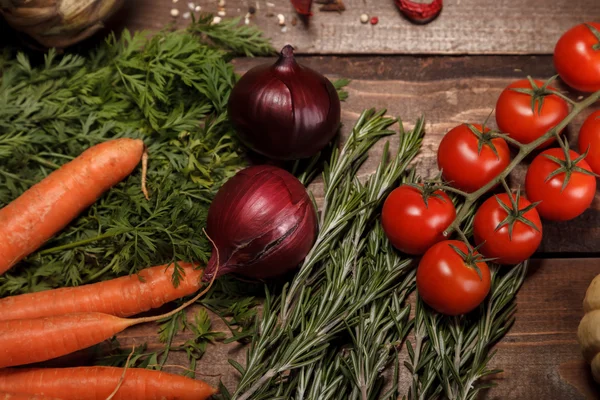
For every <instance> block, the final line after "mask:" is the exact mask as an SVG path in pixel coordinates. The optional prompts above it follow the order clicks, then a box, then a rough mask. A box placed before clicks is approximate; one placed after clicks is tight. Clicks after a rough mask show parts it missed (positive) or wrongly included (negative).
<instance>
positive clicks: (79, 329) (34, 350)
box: [0, 273, 217, 368]
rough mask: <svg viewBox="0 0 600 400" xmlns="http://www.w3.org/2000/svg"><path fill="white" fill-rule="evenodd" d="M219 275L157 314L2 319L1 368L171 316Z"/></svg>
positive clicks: (55, 354) (63, 351)
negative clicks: (146, 315) (189, 297)
mask: <svg viewBox="0 0 600 400" xmlns="http://www.w3.org/2000/svg"><path fill="white" fill-rule="evenodd" d="M216 275H217V274H216V273H215V274H214V275H213V279H212V280H211V282H210V285H208V287H207V288H206V289H204V290H203V291H202V292H200V293H199V294H197V295H196V296H195V297H194V298H193V299H191V300H189V301H187V302H186V303H184V304H182V305H181V306H179V307H178V308H176V309H175V310H173V311H170V312H168V313H166V314H164V315H158V316H155V317H145V318H135V319H126V318H119V317H115V316H114V315H109V314H102V313H95V312H88V313H73V314H65V315H56V316H51V317H43V318H32V319H15V320H9V321H0V368H5V367H13V366H17V365H25V364H31V363H36V362H41V361H46V360H50V359H53V358H56V357H60V356H64V355H66V354H70V353H73V352H75V351H78V350H81V349H84V348H86V347H90V346H93V345H95V344H98V343H101V342H103V341H104V340H107V339H110V338H111V337H113V336H114V335H116V334H117V333H119V332H121V331H123V330H125V329H126V328H129V327H130V326H133V325H137V324H141V323H145V322H154V321H158V320H160V319H163V318H167V317H169V316H172V315H174V314H176V313H178V312H179V311H181V310H183V309H185V308H186V307H188V306H190V305H191V304H194V303H195V302H196V300H198V299H199V298H200V297H202V296H203V295H204V294H206V292H208V290H210V288H211V286H212V284H213V282H214V279H215V277H216Z"/></svg>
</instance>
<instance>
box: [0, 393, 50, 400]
mask: <svg viewBox="0 0 600 400" xmlns="http://www.w3.org/2000/svg"><path fill="white" fill-rule="evenodd" d="M0 400H60V399H57V398H56V397H46V396H38V395H35V394H27V393H5V392H0Z"/></svg>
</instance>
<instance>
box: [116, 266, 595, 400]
mask: <svg viewBox="0 0 600 400" xmlns="http://www.w3.org/2000/svg"><path fill="white" fill-rule="evenodd" d="M597 274H600V259H560V260H559V259H553V260H535V261H533V262H532V265H531V267H530V271H529V274H528V277H527V280H526V281H525V283H524V285H523V288H522V289H521V291H520V292H519V294H518V297H517V306H518V312H517V318H516V322H515V324H514V326H513V327H512V329H511V330H510V331H509V333H508V334H507V335H506V336H505V337H504V338H503V339H502V340H501V341H500V343H498V345H497V346H496V350H497V351H498V352H497V354H496V356H495V357H494V358H493V360H492V362H491V366H492V367H494V368H500V369H503V370H504V372H503V373H501V374H498V375H497V376H495V377H494V379H495V380H496V383H498V386H497V387H495V388H493V389H490V390H488V391H486V392H485V393H484V394H483V395H482V396H480V399H483V400H523V399H560V400H584V399H597V398H600V390H599V388H598V387H597V385H596V384H594V382H593V380H592V378H591V374H590V372H589V367H588V366H587V365H586V364H585V363H584V361H583V359H582V358H581V355H580V351H579V346H578V344H577V337H576V332H577V326H578V325H579V320H580V319H581V317H582V316H583V311H582V301H583V297H584V295H585V290H586V289H587V286H588V285H589V283H590V282H591V280H592V279H593V278H594V277H595V276H596V275H597ZM189 312H190V314H193V312H194V310H190V311H189ZM156 329H157V327H156V325H153V324H147V325H142V326H137V327H133V328H130V329H128V330H126V331H125V332H123V333H122V334H120V335H119V336H118V340H119V342H120V343H121V345H122V346H123V348H128V347H130V346H131V345H134V344H135V345H141V344H143V343H145V342H147V343H148V344H149V347H150V348H159V347H162V344H160V343H159V342H158V339H157V335H156ZM213 329H214V330H217V331H223V332H225V331H227V329H226V327H225V326H224V324H223V323H222V322H221V321H220V320H219V319H218V318H216V317H214V316H213ZM187 339H188V334H186V333H182V334H180V335H179V336H177V338H176V339H175V342H176V343H183V342H184V341H185V340H187ZM245 351H246V348H245V347H244V346H241V345H238V344H236V343H232V344H227V345H224V344H222V343H218V344H215V345H212V346H210V347H209V349H208V351H207V353H206V355H205V356H204V357H203V358H202V359H201V360H200V361H199V363H198V368H197V371H198V374H197V377H198V378H199V379H203V380H206V381H207V382H209V383H212V384H218V382H219V379H221V380H222V381H223V383H224V384H225V386H226V387H228V388H229V389H232V388H234V387H235V385H236V383H237V380H238V375H237V373H236V372H235V370H234V369H233V368H232V367H231V366H230V365H229V363H228V362H227V359H229V358H232V359H234V360H236V361H238V362H240V363H241V364H242V365H244V362H245V354H246V353H245ZM168 364H171V365H173V364H175V365H182V366H183V365H187V360H186V356H185V355H184V354H179V353H172V355H171V356H170V358H169V360H168ZM167 370H169V371H172V372H178V368H167ZM179 372H181V371H179ZM407 379H408V373H407V372H406V371H404V372H403V373H402V375H401V382H400V383H401V386H402V387H406V380H407Z"/></svg>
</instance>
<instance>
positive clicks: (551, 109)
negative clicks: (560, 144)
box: [496, 79, 569, 149]
mask: <svg viewBox="0 0 600 400" xmlns="http://www.w3.org/2000/svg"><path fill="white" fill-rule="evenodd" d="M534 82H535V84H536V86H537V89H536V88H533V87H532V86H531V83H530V82H529V80H527V79H522V80H519V81H516V82H513V83H511V84H510V85H508V86H507V87H506V89H504V90H503V91H502V93H500V97H498V101H497V102H496V123H497V124H498V128H499V129H500V130H501V131H502V132H505V133H507V134H508V135H510V137H512V138H513V139H515V140H516V141H518V142H521V143H523V144H528V143H531V142H533V141H534V140H536V139H538V138H540V137H541V136H543V135H544V134H545V133H546V132H548V131H549V130H550V129H551V128H553V127H554V126H556V125H557V124H558V123H559V122H561V121H562V120H563V119H565V117H566V116H567V115H568V114H569V105H568V104H567V102H566V101H565V100H564V99H561V98H560V97H558V96H557V95H553V94H547V93H548V92H552V91H556V89H554V88H553V87H551V86H548V87H547V88H546V90H543V89H542V87H543V85H544V82H542V81H537V80H536V81H534ZM513 89H526V90H532V91H533V93H536V91H537V92H538V93H540V94H539V95H537V96H536V95H533V96H535V97H536V103H535V107H534V109H532V108H531V100H532V97H533V96H532V95H531V94H526V93H519V92H516V91H514V90H513ZM541 93H546V94H545V95H544V94H541ZM540 101H542V108H541V109H539V108H538V107H539V102H540ZM554 140H555V139H554V138H552V139H549V140H547V141H546V142H544V143H543V144H541V145H540V146H539V147H538V149H541V148H543V147H547V146H548V145H549V144H551V143H552V142H553V141H554Z"/></svg>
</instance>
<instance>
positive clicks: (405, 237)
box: [381, 185, 456, 255]
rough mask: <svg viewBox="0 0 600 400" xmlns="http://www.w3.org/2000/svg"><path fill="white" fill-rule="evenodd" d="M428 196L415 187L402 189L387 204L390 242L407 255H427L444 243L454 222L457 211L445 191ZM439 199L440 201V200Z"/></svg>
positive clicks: (383, 219)
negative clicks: (429, 249)
mask: <svg viewBox="0 0 600 400" xmlns="http://www.w3.org/2000/svg"><path fill="white" fill-rule="evenodd" d="M434 194H435V195H434V196H431V195H430V196H428V198H427V205H426V204H425V201H424V200H423V193H422V192H421V191H420V190H419V189H417V188H414V187H412V186H409V185H402V186H400V187H399V188H396V189H394V190H393V191H392V193H390V195H389V196H388V197H387V199H385V203H383V210H382V212H381V222H382V225H383V230H384V231H385V234H386V235H387V237H388V239H389V240H390V242H391V243H392V245H394V247H396V248H397V249H398V250H400V251H402V252H404V253H407V254H413V255H418V254H423V253H425V251H426V250H427V249H428V248H430V247H431V246H433V245H434V244H435V243H437V242H439V241H442V240H444V236H443V235H442V234H443V232H444V230H446V228H448V226H449V225H450V224H451V223H452V221H454V218H455V217H456V209H455V208H454V204H452V200H450V198H449V197H448V195H447V194H446V193H444V192H442V191H441V190H437V191H436V192H435V193H434ZM436 196H439V197H436Z"/></svg>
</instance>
